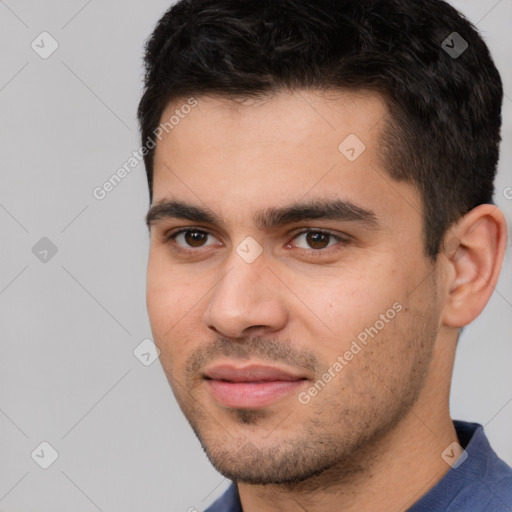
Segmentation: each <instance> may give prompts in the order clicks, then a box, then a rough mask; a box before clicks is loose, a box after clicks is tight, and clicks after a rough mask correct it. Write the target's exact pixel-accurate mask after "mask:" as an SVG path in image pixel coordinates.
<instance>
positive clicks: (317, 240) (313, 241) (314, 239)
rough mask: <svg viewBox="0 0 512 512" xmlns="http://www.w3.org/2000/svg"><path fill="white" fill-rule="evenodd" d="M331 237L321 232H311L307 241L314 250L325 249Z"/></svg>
mask: <svg viewBox="0 0 512 512" xmlns="http://www.w3.org/2000/svg"><path fill="white" fill-rule="evenodd" d="M330 237H331V235H329V234H328V233H322V232H320V231H311V232H309V233H308V234H307V235H306V241H307V243H308V244H309V246H310V247H311V248H312V249H325V248H326V247H327V246H328V245H329V239H330Z"/></svg>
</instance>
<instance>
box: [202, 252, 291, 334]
mask: <svg viewBox="0 0 512 512" xmlns="http://www.w3.org/2000/svg"><path fill="white" fill-rule="evenodd" d="M225 268H226V272H225V273H224V275H223V277H222V278H221V279H220V280H219V282H218V283H217V284H216V285H215V287H214V289H213V291H212V293H211V294H210V295H209V301H208V305H207V307H206V310H205V313H204V322H205V324H206V326H207V327H208V328H209V329H211V330H213V331H215V332H216V333H217V334H219V335H222V336H224V337H230V338H242V337H247V336H249V335H250V336H260V335H264V334H268V333H271V332H276V331H279V330H280V329H282V328H283V327H284V326H285V325H286V322H287V320H288V311H287V308H286V303H285V301H284V293H285V290H284V289H283V287H282V285H281V286H279V281H278V279H276V277H275V276H274V275H273V273H272V272H271V271H270V270H269V269H268V268H267V263H266V260H265V258H264V255H263V254H262V255H261V256H260V257H258V258H257V259H256V260H255V261H253V262H252V263H247V262H246V261H244V260H243V259H242V258H241V257H240V256H239V255H238V254H236V253H235V252H234V253H233V255H232V257H230V258H229V260H228V261H227V262H226V267H225Z"/></svg>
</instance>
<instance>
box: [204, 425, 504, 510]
mask: <svg viewBox="0 0 512 512" xmlns="http://www.w3.org/2000/svg"><path fill="white" fill-rule="evenodd" d="M453 424H454V426H455V430H456V432H457V436H458V438H459V444H460V445H461V446H462V447H463V448H464V449H465V450H466V452H467V455H468V457H467V459H466V460H464V462H462V464H460V466H458V467H454V468H452V469H450V471H448V473H446V475H444V477H443V478H441V480H440V481H439V482H438V483H437V484H436V485H435V486H434V487H432V489H430V491H428V492H427V494H425V495H424V496H423V497H422V498H420V500H419V501H417V502H416V503H415V504H414V505H413V506H412V507H411V508H409V509H408V512H433V511H435V512H512V468H510V466H508V465H507V464H506V463H505V462H503V461H502V460H501V459H500V458H498V456H497V455H496V453H495V452H494V450H493V449H492V448H491V445H490V444H489V441H488V440H487V437H486V435H485V433H484V429H483V427H482V425H479V424H478V423H467V422H465V421H457V420H455V421H454V422H453ZM205 512H243V510H242V505H241V504H240V497H239V495H238V489H237V487H236V485H235V484H234V483H233V484H231V485H230V487H228V489H227V490H226V492H225V493H224V494H223V495H222V496H221V497H220V498H219V499H218V500H216V501H215V502H214V503H213V504H212V505H211V506H210V507H209V508H208V509H206V510H205Z"/></svg>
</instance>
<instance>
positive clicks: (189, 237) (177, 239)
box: [167, 229, 219, 250]
mask: <svg viewBox="0 0 512 512" xmlns="http://www.w3.org/2000/svg"><path fill="white" fill-rule="evenodd" d="M209 237H211V238H213V239H214V240H215V237H214V236H213V235H211V234H210V233H208V232H206V231H202V230H200V229H182V230H180V231H177V232H175V233H173V234H172V235H169V236H168V237H167V240H168V241H169V242H171V241H172V242H173V244H175V245H176V246H177V247H178V248H181V249H183V250H187V249H193V248H201V247H205V246H207V245H211V243H208V242H209V240H208V238H209ZM217 244H219V242H217Z"/></svg>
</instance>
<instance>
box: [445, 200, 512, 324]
mask: <svg viewBox="0 0 512 512" xmlns="http://www.w3.org/2000/svg"><path fill="white" fill-rule="evenodd" d="M506 245H507V225H506V221H505V217H504V216H503V213H502V212H501V210H499V208H498V207H497V206H495V205H492V204H483V205H480V206H477V207H476V208H474V209H473V210H471V211H470V212H468V213H467V214H466V215H464V217H462V218H461V219H460V220H459V221H458V222H457V223H456V224H455V225H454V226H453V227H452V228H450V230H449V231H448V233H447V235H446V237H445V250H444V256H445V258H446V263H447V266H448V272H447V276H448V280H449V282H448V283H446V284H447V285H448V286H447V289H446V290H447V296H446V302H445V307H444V313H443V323H444V324H445V325H447V326H450V327H458V328H460V327H463V326H465V325H467V324H469V323H470V322H472V321H473V320H474V319H475V318H476V317H477V316H478V315H479V314H480V313H481V312H482V310H483V309H484V307H485V305H486V304H487V302H488V301H489V298H490V297H491V295H492V292H493V291H494V288H495V286H496V283H497V281H498V277H499V274H500V270H501V266H502V263H503V258H504V254H505V249H506Z"/></svg>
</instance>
